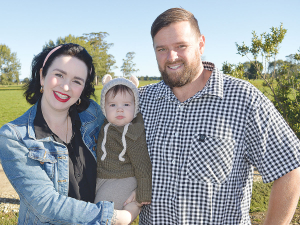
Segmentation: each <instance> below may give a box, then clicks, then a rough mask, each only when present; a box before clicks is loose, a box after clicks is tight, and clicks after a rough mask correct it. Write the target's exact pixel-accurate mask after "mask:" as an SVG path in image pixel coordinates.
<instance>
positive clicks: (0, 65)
mask: <svg viewBox="0 0 300 225" xmlns="http://www.w3.org/2000/svg"><path fill="white" fill-rule="evenodd" d="M108 35H109V34H108V33H107V32H98V33H94V32H93V33H89V34H83V35H82V36H79V37H76V36H73V35H71V34H70V35H68V36H66V37H59V38H57V40H56V41H55V42H54V41H53V40H49V41H48V42H47V43H46V44H45V45H44V46H43V47H42V48H43V49H45V48H48V47H55V46H57V45H60V44H65V43H75V44H79V45H81V46H83V47H84V48H85V49H86V50H87V51H88V52H89V54H90V55H91V56H92V57H93V61H94V67H95V74H96V79H95V83H96V84H97V83H98V80H101V79H102V77H103V76H104V75H105V74H110V75H112V76H113V77H114V75H115V74H114V72H113V70H114V69H117V68H118V67H117V66H116V65H115V64H116V60H115V58H114V56H113V55H111V54H109V53H108V51H109V49H110V48H111V47H112V46H113V43H108V42H107V41H106V40H105V38H106V37H107V36H108ZM134 57H135V52H128V53H127V54H126V56H125V59H123V65H122V66H121V71H122V73H123V76H125V77H127V76H130V75H131V74H132V73H134V72H137V71H139V69H137V68H136V64H135V63H134V62H133V59H134ZM20 69H21V64H20V61H19V59H18V58H17V54H16V53H15V52H11V50H10V48H9V47H8V46H7V45H4V44H0V84H2V85H9V84H18V83H19V82H20V80H19V76H20ZM24 81H25V82H28V81H29V79H28V78H27V79H26V78H25V79H24Z"/></svg>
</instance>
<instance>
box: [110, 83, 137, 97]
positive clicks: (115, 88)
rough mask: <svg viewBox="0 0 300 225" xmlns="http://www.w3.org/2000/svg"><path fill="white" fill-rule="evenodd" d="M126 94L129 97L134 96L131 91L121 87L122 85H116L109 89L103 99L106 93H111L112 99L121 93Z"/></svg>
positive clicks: (124, 86)
mask: <svg viewBox="0 0 300 225" xmlns="http://www.w3.org/2000/svg"><path fill="white" fill-rule="evenodd" d="M126 91H127V92H128V93H129V94H130V95H131V96H134V94H133V92H132V90H131V89H130V88H129V87H127V86H126V85H123V84H118V85H115V86H113V87H112V88H111V89H109V90H108V91H107V92H106V94H105V98H106V96H107V94H108V93H111V92H112V95H113V98H114V97H116V95H117V94H118V93H119V92H121V93H125V92H126Z"/></svg>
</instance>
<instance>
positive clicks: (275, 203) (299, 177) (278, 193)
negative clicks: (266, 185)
mask: <svg viewBox="0 0 300 225" xmlns="http://www.w3.org/2000/svg"><path fill="white" fill-rule="evenodd" d="M299 195H300V167H299V168H297V169H295V170H293V171H291V172H289V173H287V174H285V175H284V176H282V177H280V178H279V179H277V180H275V181H274V184H273V187H272V190H271V195H270V200H269V207H268V212H267V216H266V219H265V221H264V225H271V224H272V225H276V224H278V225H279V224H280V225H285V224H287V225H288V224H289V223H290V221H291V220H292V218H293V215H294V213H295V209H296V207H297V203H298V200H299Z"/></svg>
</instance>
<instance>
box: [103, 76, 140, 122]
mask: <svg viewBox="0 0 300 225" xmlns="http://www.w3.org/2000/svg"><path fill="white" fill-rule="evenodd" d="M102 84H103V89H102V92H101V101H100V106H101V110H102V112H103V114H104V116H105V117H106V113H105V95H106V93H107V92H108V91H109V90H110V89H111V88H112V87H114V86H116V85H125V86H127V87H128V88H130V89H131V91H132V92H133V95H134V105H135V110H134V118H135V117H136V115H137V114H138V112H139V92H138V89H137V87H138V86H139V80H138V79H137V78H136V77H135V76H131V77H130V78H129V80H128V79H125V78H122V77H121V78H115V79H112V77H111V76H110V75H109V74H106V75H104V77H103V78H102Z"/></svg>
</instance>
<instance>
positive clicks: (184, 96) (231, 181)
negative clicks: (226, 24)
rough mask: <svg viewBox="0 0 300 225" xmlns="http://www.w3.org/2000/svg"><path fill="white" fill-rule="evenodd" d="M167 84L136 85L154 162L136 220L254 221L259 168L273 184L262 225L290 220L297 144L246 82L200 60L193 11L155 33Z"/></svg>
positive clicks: (163, 18) (173, 12)
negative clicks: (147, 196)
mask: <svg viewBox="0 0 300 225" xmlns="http://www.w3.org/2000/svg"><path fill="white" fill-rule="evenodd" d="M151 34H152V40H153V47H154V50H155V54H156V59H157V63H158V66H159V70H160V72H161V75H162V77H163V81H162V82H160V83H158V84H154V85H149V86H146V87H142V88H141V89H140V98H141V105H140V110H141V112H142V114H143V118H144V121H145V128H146V139H147V145H148V151H149V154H150V158H151V161H152V166H153V169H152V171H153V173H152V177H153V178H152V179H153V181H152V183H153V192H152V203H151V205H150V206H145V207H144V210H143V211H142V213H141V214H140V224H145V225H149V224H154V225H157V224H164V225H176V224H205V225H207V224H213V225H216V224H230V225H232V224H251V222H250V217H249V213H248V212H249V208H250V200H251V191H252V182H253V166H256V167H257V168H258V170H259V172H260V174H261V175H262V178H263V180H264V182H271V181H274V185H273V188H272V193H271V196H270V202H269V209H268V213H267V217H266V220H265V224H272V225H274V224H288V223H289V222H290V220H291V219H292V216H293V214H294V211H295V208H296V205H297V202H298V198H299V194H300V172H299V170H300V169H299V166H300V160H299V159H300V158H299V156H300V154H299V152H300V142H299V140H298V139H297V137H296V136H295V134H294V133H293V132H292V130H291V129H290V128H289V127H288V125H287V124H286V123H285V121H284V120H283V118H282V117H281V115H280V114H279V113H278V111H277V110H276V109H275V108H274V106H273V105H272V103H271V102H270V101H269V100H268V99H267V98H266V97H265V96H264V95H263V94H262V93H261V92H260V91H258V90H257V89H256V88H255V87H254V86H252V85H251V84H250V83H248V82H246V81H243V80H239V79H236V78H233V77H230V76H227V75H224V74H222V73H221V72H220V71H219V70H218V69H217V68H215V66H214V64H213V63H209V62H202V61H201V55H202V54H203V51H204V47H205V37H204V36H203V35H201V33H200V30H199V27H198V22H197V20H196V19H195V18H194V16H193V14H191V13H190V12H188V11H186V10H184V9H181V8H173V9H169V10H167V11H165V12H164V13H162V14H161V15H160V16H158V18H157V19H156V20H155V21H154V22H153V24H152V28H151Z"/></svg>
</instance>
